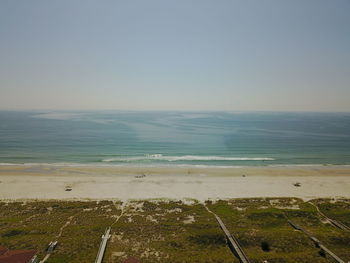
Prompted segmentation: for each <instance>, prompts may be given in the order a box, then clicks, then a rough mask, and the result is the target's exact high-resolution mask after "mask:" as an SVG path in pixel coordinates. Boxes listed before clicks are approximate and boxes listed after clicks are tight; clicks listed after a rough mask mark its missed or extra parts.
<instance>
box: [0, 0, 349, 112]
mask: <svg viewBox="0 0 350 263" xmlns="http://www.w3.org/2000/svg"><path fill="white" fill-rule="evenodd" d="M0 40H1V41H0V108H1V109H129V110H229V111H232V110H233V111H235V110H238V111H241V110H277V111H278V110H282V111H350V1H349V0H290V1H287V0H263V1H262V0H256V1H250V0H244V1H243V0H242V1H234V0H227V1H226V0H217V1H216V0H209V1H207V0H171V1H170V0H157V1H154V0H139V1H133V0H124V1H117V0H113V1H112V0H110V1H107V0H102V1H97V0H96V1H87V0H84V1H83V0H81V1H79V0H56V1H55V0H50V1H47V0H40V1H38V0H31V1H28V0H1V1H0Z"/></svg>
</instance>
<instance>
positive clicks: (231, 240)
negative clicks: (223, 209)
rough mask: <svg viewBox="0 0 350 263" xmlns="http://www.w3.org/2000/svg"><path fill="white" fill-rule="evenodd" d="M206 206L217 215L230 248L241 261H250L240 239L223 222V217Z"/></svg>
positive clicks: (245, 262) (248, 262) (244, 262)
mask: <svg viewBox="0 0 350 263" xmlns="http://www.w3.org/2000/svg"><path fill="white" fill-rule="evenodd" d="M204 207H205V209H207V211H208V212H209V213H211V214H213V215H214V216H215V218H216V221H217V222H218V223H219V225H220V227H221V229H222V231H224V233H225V236H226V239H227V242H228V246H229V248H230V250H231V251H232V253H233V254H234V255H235V256H236V257H237V258H238V259H239V261H240V263H250V261H249V259H248V257H247V256H246V254H245V253H244V251H243V249H242V247H241V246H240V244H239V243H238V240H237V239H236V238H235V237H234V236H233V235H231V233H230V231H228V229H227V227H226V226H225V224H224V222H222V220H221V218H220V217H219V216H218V215H217V214H215V213H214V212H212V211H211V210H210V209H209V208H208V207H207V206H206V205H204Z"/></svg>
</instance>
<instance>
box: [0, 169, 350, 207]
mask: <svg viewBox="0 0 350 263" xmlns="http://www.w3.org/2000/svg"><path fill="white" fill-rule="evenodd" d="M296 182H299V183H300V184H301V186H300V187H296V186H294V183H296ZM67 187H70V188H71V189H72V190H71V191H66V188H67ZM349 189H350V167H349V166H308V167H300V166H289V167H270V166H269V167H266V166H262V167H235V168H225V169H221V168H216V167H211V168H203V167H147V166H145V167H141V166H140V167H130V166H117V167H111V166H108V167H96V166H95V167H91V166H79V167H78V166H76V167H72V166H50V165H40V166H38V165H26V166H21V165H9V166H0V199H1V200H22V199H25V200H27V199H35V200H51V199H60V200H61V199H62V200H79V199H81V200H129V199H177V200H178V199H196V200H198V201H204V200H207V199H229V198H231V199H232V198H250V197H257V198H258V197H297V198H302V199H304V200H308V199H315V198H350V190H349Z"/></svg>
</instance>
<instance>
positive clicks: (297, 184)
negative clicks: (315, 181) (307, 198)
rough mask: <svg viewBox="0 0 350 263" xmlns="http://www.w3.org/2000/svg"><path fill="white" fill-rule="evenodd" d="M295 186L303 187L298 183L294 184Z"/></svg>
mask: <svg viewBox="0 0 350 263" xmlns="http://www.w3.org/2000/svg"><path fill="white" fill-rule="evenodd" d="M293 185H294V186H296V187H300V186H301V183H299V182H296V183H294V184H293Z"/></svg>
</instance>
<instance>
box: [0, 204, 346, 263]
mask: <svg viewBox="0 0 350 263" xmlns="http://www.w3.org/2000/svg"><path fill="white" fill-rule="evenodd" d="M312 203H313V204H315V205H317V206H318V208H319V209H320V211H321V212H322V213H324V214H325V215H326V216H328V217H330V218H333V219H335V220H339V221H341V222H343V223H345V224H347V225H350V200H344V199H342V200H337V201H334V200H333V201H332V200H326V199H317V200H312ZM205 205H206V206H207V207H208V208H209V209H210V210H211V211H212V212H214V213H216V214H217V215H218V216H219V217H220V218H221V219H222V220H223V222H224V223H225V225H226V226H227V228H228V229H229V231H230V232H231V234H233V235H234V236H235V237H236V238H237V239H238V240H239V242H240V244H241V246H242V248H243V249H244V251H245V252H246V254H247V256H248V257H249V259H250V260H251V262H252V263H257V262H259V263H261V262H263V261H264V260H267V261H268V262H269V263H277V262H286V263H289V262H291V263H292V262H298V263H299V262H300V263H302V262H305V263H306V262H315V263H322V262H332V259H330V258H329V256H328V255H326V254H325V253H324V251H321V250H320V249H319V248H316V247H315V245H314V243H313V242H312V241H311V240H310V239H309V238H308V237H307V236H306V235H305V234H303V233H302V232H300V231H296V230H294V229H293V228H292V227H291V226H290V225H289V223H288V219H289V220H291V221H293V222H295V223H297V224H299V225H300V226H302V227H304V228H305V229H307V230H308V231H309V232H310V233H312V234H313V235H314V236H315V237H316V238H318V239H319V240H320V241H321V242H322V243H323V244H324V245H325V246H327V247H328V248H329V249H331V250H332V251H333V252H334V253H335V254H337V255H338V256H339V257H341V258H342V259H343V260H344V261H345V262H347V261H349V260H350V249H349V244H350V233H349V232H345V231H342V230H340V229H338V228H336V227H334V226H333V225H330V224H329V223H327V222H326V221H325V220H324V217H323V216H322V215H321V214H320V213H319V212H318V211H317V209H316V207H315V206H314V205H312V204H310V203H309V202H303V201H302V200H300V199H296V198H278V199H276V198H251V199H232V200H219V201H216V202H211V201H208V202H206V204H205ZM110 225H112V232H111V234H112V236H111V239H110V240H109V242H108V245H107V249H106V254H105V258H104V262H105V263H114V262H123V261H124V260H125V259H126V258H127V257H129V256H133V257H135V258H139V259H140V260H141V261H142V262H143V263H151V262H174V263H176V262H178V263H179V262H207V263H209V262H216V263H219V262H222V263H224V262H225V263H226V262H227V263H229V262H230V263H232V262H239V261H238V259H236V258H234V256H233V255H232V253H231V251H230V249H229V248H228V246H227V244H226V239H225V236H224V234H223V232H222V230H221V229H220V227H219V225H218V224H217V222H216V220H215V218H214V216H213V215H212V214H211V213H209V212H208V211H207V210H206V208H205V206H204V205H203V204H200V203H198V202H196V201H194V200H188V201H187V202H184V201H167V200H145V201H130V202H128V203H125V204H122V203H121V202H112V201H100V202H96V201H86V202H82V201H35V202H34V201H33V202H25V203H23V202H7V203H6V202H0V245H2V246H6V247H9V248H11V249H36V250H38V254H39V257H40V259H42V258H43V257H44V256H45V254H46V252H45V249H46V247H47V245H48V243H49V242H50V241H55V240H58V242H59V244H58V246H57V248H56V250H55V251H54V252H53V254H52V255H51V257H50V258H49V259H48V261H47V262H48V263H61V262H62V263H63V262H70V263H85V262H86V263H87V262H89V263H91V262H94V259H95V257H96V253H97V251H98V248H99V244H100V241H101V235H102V234H103V233H104V231H105V229H106V228H107V227H108V226H110Z"/></svg>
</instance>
